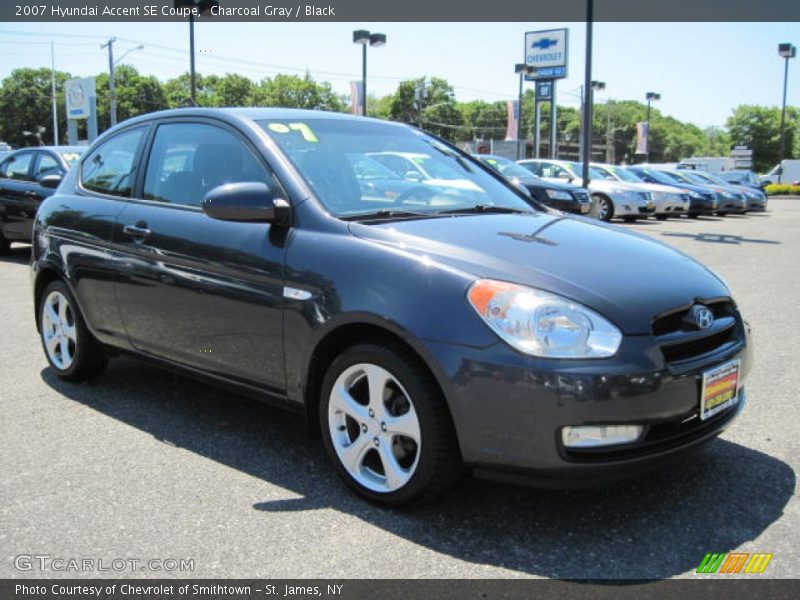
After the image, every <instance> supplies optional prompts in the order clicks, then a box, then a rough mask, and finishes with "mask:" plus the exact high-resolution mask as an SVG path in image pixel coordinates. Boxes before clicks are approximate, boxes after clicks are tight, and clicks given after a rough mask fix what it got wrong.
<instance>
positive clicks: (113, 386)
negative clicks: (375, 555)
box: [41, 358, 795, 579]
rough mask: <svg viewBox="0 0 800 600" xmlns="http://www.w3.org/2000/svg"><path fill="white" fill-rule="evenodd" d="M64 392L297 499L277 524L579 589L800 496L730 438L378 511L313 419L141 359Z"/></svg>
mask: <svg viewBox="0 0 800 600" xmlns="http://www.w3.org/2000/svg"><path fill="white" fill-rule="evenodd" d="M41 377H42V379H43V381H44V382H45V383H46V384H47V385H48V386H50V387H51V388H52V389H53V390H54V391H56V392H58V393H59V394H62V395H63V396H65V397H67V398H70V399H71V400H73V401H75V402H80V403H81V404H83V405H85V406H87V407H89V408H91V409H93V410H96V411H98V412H100V413H102V414H104V415H106V416H108V417H111V418H113V419H116V420H119V421H121V422H124V423H126V424H128V425H130V426H132V427H135V428H137V429H139V430H141V431H143V432H146V433H148V434H150V435H152V436H153V437H155V438H156V439H158V440H160V441H161V442H163V443H165V444H168V445H170V446H177V447H180V448H184V449H186V450H188V451H191V452H194V453H196V454H198V455H200V456H203V457H205V458H207V459H210V460H213V461H216V462H218V463H220V464H222V465H225V466H227V467H229V468H231V469H237V470H239V471H241V472H244V473H247V474H249V475H252V476H254V477H258V478H260V479H262V480H264V481H266V482H268V483H270V484H272V485H275V486H279V487H281V488H285V489H287V490H289V491H290V492H292V493H294V494H296V495H297V496H298V497H297V498H293V499H283V500H277V501H275V500H272V501H256V502H253V500H254V499H253V498H242V499H241V501H242V502H246V503H251V504H252V506H253V508H254V509H255V510H258V511H263V512H264V513H266V514H265V515H264V518H269V516H268V514H269V513H280V512H285V511H313V510H317V509H322V508H324V509H333V510H337V511H342V512H345V513H347V514H349V515H354V516H356V517H357V518H359V519H361V520H363V521H364V522H366V523H369V524H371V525H373V526H375V527H379V528H381V529H383V530H385V531H387V532H389V533H391V534H393V535H396V536H398V537H400V538H403V539H405V540H407V541H410V542H412V543H414V544H418V545H420V546H424V547H425V548H428V549H430V550H433V551H435V552H438V553H442V554H446V555H448V556H451V557H453V558H456V559H458V560H461V561H467V562H471V563H475V564H481V565H484V564H486V565H493V566H497V567H502V568H505V569H509V570H512V571H518V572H520V573H525V574H532V575H539V576H545V577H558V578H567V579H606V578H630V579H660V578H666V577H670V576H674V575H678V574H681V573H685V572H687V571H692V570H694V569H696V568H697V566H698V564H699V563H700V561H701V560H702V558H703V556H704V554H705V553H706V552H711V551H714V552H725V551H730V550H733V549H735V548H737V547H739V546H740V545H741V544H743V543H745V542H748V541H752V540H755V539H757V538H758V537H759V536H760V535H761V534H762V533H763V532H764V530H765V529H766V528H767V527H769V526H770V524H772V523H773V522H775V521H776V520H777V519H778V518H780V517H781V515H782V513H783V511H784V509H785V507H786V505H787V502H788V501H789V499H790V498H791V497H792V494H793V491H794V487H795V473H794V471H793V470H792V469H791V468H790V467H789V466H788V465H787V464H786V463H784V462H782V461H780V460H778V459H776V458H774V457H772V456H769V455H767V454H763V453H761V452H758V451H755V450H752V449H749V448H746V447H744V446H741V445H739V444H735V443H732V442H728V441H724V440H718V441H716V442H715V443H713V444H711V445H709V446H707V447H706V449H704V450H702V451H700V452H698V453H695V454H692V455H690V457H689V458H687V459H684V460H682V461H681V462H677V463H673V464H672V465H669V466H667V467H664V468H662V469H661V470H658V471H655V472H652V473H650V474H647V475H644V476H641V477H639V478H637V479H634V480H631V481H628V482H624V483H619V484H616V485H614V486H612V487H604V488H600V489H594V490H571V491H554V490H536V489H528V488H519V487H512V486H507V485H499V484H493V483H489V482H485V481H479V480H475V479H471V478H468V479H465V480H464V481H463V482H462V483H461V484H459V485H458V486H457V487H456V488H455V489H454V490H453V491H451V492H450V493H448V494H447V495H446V496H444V497H442V498H441V499H440V500H438V501H437V502H435V503H433V504H429V505H426V506H423V507H419V508H416V509H411V510H407V511H397V510H384V509H380V508H377V507H375V506H373V505H371V504H369V503H367V502H365V501H362V500H361V499H359V498H358V497H357V496H356V495H354V494H353V493H352V492H351V491H350V490H349V489H348V488H347V487H346V486H345V485H344V484H343V483H342V482H341V481H340V480H339V479H338V476H337V475H336V474H335V472H334V471H333V469H332V468H331V467H330V466H329V465H328V463H327V460H326V458H325V456H324V454H323V450H322V447H321V444H320V443H319V442H317V441H313V440H309V439H307V437H306V435H305V427H304V424H303V422H302V419H301V418H299V417H298V416H296V415H293V414H291V413H289V412H286V411H282V410H280V409H276V408H271V407H269V406H267V405H263V404H260V403H258V402H255V401H251V400H249V399H247V398H242V397H239V396H237V395H235V394H230V393H227V392H224V391H222V390H220V389H216V388H213V387H210V386H208V385H205V384H203V383H200V382H197V381H194V380H191V379H187V378H184V377H181V376H178V375H175V374H172V373H169V372H166V371H161V370H160V369H156V368H154V367H151V366H149V365H145V364H143V363H139V362H137V361H134V360H132V359H128V358H120V359H116V360H114V361H112V362H111V363H110V364H109V368H108V370H107V371H106V373H104V374H103V375H102V376H100V377H99V378H97V379H96V380H95V381H94V382H91V383H87V384H81V385H77V384H70V383H66V382H63V381H61V380H59V379H58V378H57V377H56V376H55V375H54V374H53V372H52V371H51V370H50V369H43V370H42V372H41Z"/></svg>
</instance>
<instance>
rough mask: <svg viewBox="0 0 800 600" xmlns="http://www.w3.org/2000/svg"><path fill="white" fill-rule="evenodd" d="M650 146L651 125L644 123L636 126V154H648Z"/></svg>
mask: <svg viewBox="0 0 800 600" xmlns="http://www.w3.org/2000/svg"><path fill="white" fill-rule="evenodd" d="M649 144H650V124H649V123H648V122H647V121H642V122H641V123H637V124H636V154H647V146H648V145H649Z"/></svg>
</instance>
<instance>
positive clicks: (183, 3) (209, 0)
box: [174, 0, 219, 106]
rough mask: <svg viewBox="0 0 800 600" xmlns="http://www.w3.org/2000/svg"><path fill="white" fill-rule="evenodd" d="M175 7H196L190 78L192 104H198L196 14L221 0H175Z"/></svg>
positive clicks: (191, 32)
mask: <svg viewBox="0 0 800 600" xmlns="http://www.w3.org/2000/svg"><path fill="white" fill-rule="evenodd" d="M174 6H175V8H188V9H190V10H191V9H194V10H192V11H191V12H190V13H189V78H190V80H191V100H192V106H196V105H197V76H196V74H195V69H194V15H195V13H197V14H200V15H202V14H205V13H207V12H208V11H210V10H211V9H212V8H213V7H215V6H219V0H175V1H174Z"/></svg>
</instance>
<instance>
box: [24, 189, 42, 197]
mask: <svg viewBox="0 0 800 600" xmlns="http://www.w3.org/2000/svg"><path fill="white" fill-rule="evenodd" d="M22 195H23V196H25V197H27V198H38V197H39V194H37V193H36V192H33V191H31V190H28V191H27V192H23V193H22Z"/></svg>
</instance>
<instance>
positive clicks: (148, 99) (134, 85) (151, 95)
mask: <svg viewBox="0 0 800 600" xmlns="http://www.w3.org/2000/svg"><path fill="white" fill-rule="evenodd" d="M114 86H115V87H114V93H115V96H116V98H117V122H118V123H119V122H122V121H124V120H125V119H130V118H131V117H135V116H136V115H140V114H143V113H148V112H152V111H155V110H163V109H165V108H167V107H168V104H167V99H166V96H165V95H164V90H163V88H162V87H161V82H160V81H159V80H158V79H156V78H155V77H154V76H152V75H141V74H140V73H139V71H137V70H136V69H135V68H134V67H131V66H129V65H122V66H119V67H117V68H116V69H115V73H114ZM95 90H96V92H97V126H98V129H99V131H104V130H105V129H108V127H109V126H110V124H111V118H110V106H109V89H108V73H100V74H99V75H98V76H97V77H96V78H95Z"/></svg>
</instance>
